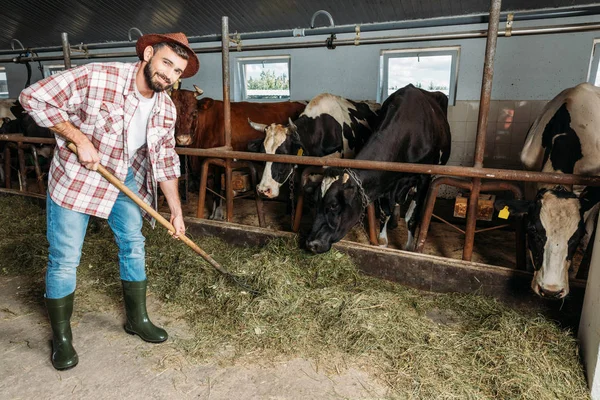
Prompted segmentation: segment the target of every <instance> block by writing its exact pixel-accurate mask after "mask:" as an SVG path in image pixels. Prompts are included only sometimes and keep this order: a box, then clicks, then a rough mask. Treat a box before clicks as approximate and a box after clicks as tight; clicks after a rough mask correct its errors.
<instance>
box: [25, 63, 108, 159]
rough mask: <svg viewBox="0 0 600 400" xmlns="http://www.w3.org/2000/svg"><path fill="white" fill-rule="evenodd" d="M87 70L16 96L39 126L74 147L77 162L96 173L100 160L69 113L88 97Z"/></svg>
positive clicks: (38, 84) (53, 79)
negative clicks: (77, 158) (72, 144)
mask: <svg viewBox="0 0 600 400" xmlns="http://www.w3.org/2000/svg"><path fill="white" fill-rule="evenodd" d="M88 73H89V71H88V69H87V67H86V66H81V67H77V68H73V69H69V70H67V71H63V72H61V73H59V74H56V75H52V76H49V77H48V78H45V79H42V80H41V81H38V82H36V83H34V84H33V85H31V86H29V87H27V88H25V89H24V90H23V91H22V92H21V95H20V96H19V101H20V103H21V105H22V106H23V108H24V109H25V110H26V111H27V112H28V113H29V115H30V116H31V117H32V118H33V119H34V120H35V122H36V123H37V124H38V125H39V126H43V127H46V128H50V129H52V131H54V132H55V133H56V134H58V135H59V136H61V137H62V138H64V139H66V140H68V141H70V142H72V143H74V144H75V146H77V153H78V157H79V162H81V164H83V165H84V166H85V167H86V168H88V169H93V170H97V169H98V165H99V161H100V157H99V155H98V151H97V150H96V149H95V148H94V146H93V144H92V142H90V140H89V139H88V138H87V136H86V135H84V134H83V132H81V131H80V130H79V129H77V128H76V127H75V126H74V125H73V124H72V123H71V122H70V121H69V115H68V113H67V111H68V110H73V109H76V108H78V107H79V106H80V105H81V103H82V102H83V100H84V99H85V97H86V96H87V88H88V80H89V78H88Z"/></svg>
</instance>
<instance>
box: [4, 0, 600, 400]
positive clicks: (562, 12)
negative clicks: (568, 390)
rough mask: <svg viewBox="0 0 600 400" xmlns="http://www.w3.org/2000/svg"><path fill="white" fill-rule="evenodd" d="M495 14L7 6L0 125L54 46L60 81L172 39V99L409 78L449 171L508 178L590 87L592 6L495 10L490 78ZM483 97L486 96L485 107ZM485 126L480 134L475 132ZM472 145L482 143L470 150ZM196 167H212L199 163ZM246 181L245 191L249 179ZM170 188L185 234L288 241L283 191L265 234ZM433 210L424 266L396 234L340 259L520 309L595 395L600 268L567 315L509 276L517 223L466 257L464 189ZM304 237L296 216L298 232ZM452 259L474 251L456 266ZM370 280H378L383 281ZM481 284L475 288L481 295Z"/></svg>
mask: <svg viewBox="0 0 600 400" xmlns="http://www.w3.org/2000/svg"><path fill="white" fill-rule="evenodd" d="M490 3H491V4H490ZM494 3H499V1H497V0H495V1H492V2H490V1H482V0H459V1H452V2H450V1H444V0H441V1H439V0H424V1H420V2H414V1H401V2H393V1H388V0H382V1H377V2H375V1H373V2H357V1H352V2H349V3H348V2H343V3H342V2H336V1H319V2H316V1H313V0H309V1H304V2H296V1H280V2H261V1H254V0H250V1H244V2H241V1H219V2H217V1H212V0H211V1H203V2H199V1H194V0H192V1H186V2H179V1H178V2H168V3H167V2H160V1H155V0H153V1H150V2H141V1H126V2H116V1H112V0H111V1H104V2H96V3H94V4H88V3H87V2H75V1H71V0H65V1H61V2H45V1H40V0H34V1H29V2H23V1H21V0H7V1H6V2H5V4H3V7H2V9H0V15H2V16H3V17H4V18H3V20H4V21H5V24H4V29H3V30H2V31H0V117H2V118H13V117H14V115H13V114H12V113H11V111H10V107H11V106H12V105H13V103H14V101H15V100H16V99H17V98H18V96H19V94H20V92H21V90H23V89H24V87H25V86H26V85H27V83H29V82H31V83H33V82H36V81H38V80H40V79H42V78H44V77H47V76H50V75H52V74H53V73H55V72H58V71H61V70H63V69H64V68H65V59H64V53H63V46H64V40H66V41H67V42H68V47H69V51H70V63H71V65H72V66H77V65H82V64H85V63H90V62H111V61H118V62H134V61H136V60H137V57H136V56H135V53H134V50H135V49H134V48H135V42H136V40H137V38H138V37H139V36H140V35H141V34H147V33H162V32H171V31H182V32H184V33H186V35H187V36H188V38H189V41H190V44H191V46H192V48H193V49H194V50H195V51H196V52H197V54H198V57H199V59H200V62H201V67H200V71H199V73H198V74H197V75H195V76H194V77H191V78H187V79H183V80H182V81H181V83H180V88H181V89H187V90H195V89H194V88H195V86H197V87H199V88H201V89H202V90H203V92H204V93H203V95H202V98H213V99H215V100H224V90H226V89H224V80H225V81H226V82H227V87H228V89H229V90H228V91H227V93H228V97H229V99H230V100H231V101H232V102H240V101H257V102H269V101H273V99H268V98H261V95H260V94H258V95H257V94H253V92H252V88H251V87H250V86H249V85H248V82H249V76H250V74H251V71H254V70H257V71H264V70H265V66H267V69H268V67H269V66H273V67H274V68H277V69H276V71H277V73H278V74H283V75H285V77H286V78H287V82H288V83H287V86H285V87H284V89H283V90H282V91H279V92H277V93H276V94H273V93H270V94H268V95H264V96H263V97H269V96H276V99H277V101H282V100H291V101H308V100H310V99H312V98H314V97H315V96H316V95H318V94H320V93H324V92H328V93H333V94H336V95H339V96H342V97H345V98H349V99H360V100H372V101H376V102H380V103H381V102H383V101H384V100H385V99H386V98H387V96H389V95H390V94H391V93H392V92H393V91H394V90H396V89H397V88H399V87H402V86H404V85H405V84H406V83H408V82H411V79H413V80H414V79H417V78H415V77H417V76H418V79H421V83H422V84H423V88H425V89H430V90H442V91H443V92H444V93H445V94H447V96H448V99H449V107H448V122H449V125H450V129H451V132H452V150H451V155H450V159H449V161H448V164H447V165H448V166H450V167H471V168H472V167H474V166H475V167H479V168H489V169H493V171H494V173H497V172H498V171H499V170H506V171H513V172H514V171H521V170H522V169H523V167H522V165H521V161H520V157H519V155H520V151H521V149H522V147H523V143H524V140H525V137H526V135H527V133H528V130H529V128H530V126H531V124H532V123H533V122H534V121H535V120H536V118H537V117H538V116H539V115H540V113H541V112H542V110H543V108H544V106H545V105H546V104H547V103H548V101H549V100H551V99H552V98H553V97H554V96H556V95H557V94H558V93H559V92H560V91H562V90H563V89H565V88H569V87H573V86H575V85H577V84H579V83H581V82H590V83H592V84H595V85H600V68H599V60H600V33H599V31H600V18H599V15H600V4H598V3H590V2H589V1H585V0H553V1H550V2H549V1H541V0H532V1H527V2H519V1H507V0H505V1H503V2H501V8H500V10H501V12H500V14H499V24H498V25H497V30H498V34H497V43H496V44H495V47H494V49H493V51H494V54H492V57H493V58H492V63H491V68H492V70H491V71H490V70H489V67H490V64H487V67H488V69H486V55H489V49H488V47H489V41H488V37H487V36H488V35H487V32H488V29H489V28H490V25H489V23H490V21H492V22H493V21H494V20H493V17H492V16H491V14H490V8H491V7H493V5H494ZM223 16H227V20H226V21H227V24H228V26H227V29H228V31H227V32H228V34H229V47H228V65H227V66H226V67H223V53H224V52H223V49H222V41H221V39H222V37H223V34H222V33H223V30H222V29H223V23H224V20H223V19H222V17H223ZM64 33H66V34H67V35H66V36H65V35H63V34H64ZM419 71H421V72H419ZM419 73H420V74H421V75H418V74H419ZM486 85H487V86H488V91H487V94H484V88H485V87H486ZM486 96H487V97H486ZM481 104H484V110H481V109H480V105H481ZM482 113H483V114H484V115H485V117H484V118H483V120H484V121H485V124H484V125H483V126H480V124H482ZM478 133H479V136H480V138H479V139H478ZM482 136H483V138H481V137H482ZM478 143H479V145H480V146H481V144H482V143H483V144H484V145H483V146H482V147H481V149H480V150H478ZM26 151H28V150H26ZM182 153H185V151H183V152H182ZM192 153H193V151H192ZM478 153H479V156H478ZM11 154H12V159H10V158H11V157H9V162H11V163H12V165H11V166H10V167H9V168H11V169H12V171H13V173H12V182H10V178H9V185H10V184H11V185H12V190H6V189H5V190H3V191H4V192H5V193H13V192H15V191H19V192H21V193H24V192H26V193H30V194H31V195H32V196H35V195H36V194H37V195H38V196H39V194H40V192H43V191H44V190H45V187H44V186H43V185H42V186H40V185H39V183H38V178H37V177H36V173H35V168H34V167H33V166H31V165H29V166H27V167H26V168H27V171H28V172H27V173H26V176H25V179H22V178H21V175H20V173H19V170H20V168H21V167H20V166H19V161H18V152H17V151H16V150H15V151H13V152H12V153H11ZM203 156H204V157H208V156H210V157H215V155H213V154H212V153H210V154H209V153H205V154H204V155H203ZM27 157H29V158H27V160H29V159H30V156H27ZM182 157H183V158H182V161H183V163H189V158H186V157H197V155H187V156H182ZM478 157H479V159H478ZM41 162H44V161H43V160H42V161H41ZM478 163H479V164H478ZM5 165H9V164H5ZM42 168H44V166H43V165H42ZM259 168H260V167H259ZM448 171H451V172H459V173H458V174H452V173H448V174H442V173H440V175H450V176H454V177H456V176H459V177H462V178H467V177H469V178H468V179H471V178H472V177H471V175H469V174H470V173H473V170H466V169H465V170H460V169H456V170H451V169H448ZM5 174H6V172H5ZM506 174H507V176H508V175H509V173H508V172H507V173H506ZM244 179H246V180H248V178H247V175H246V177H244ZM496 179H497V178H496ZM496 179H492V180H489V181H490V182H492V181H496ZM506 180H507V181H508V182H510V183H511V184H514V185H515V186H516V187H518V188H519V189H520V190H522V191H523V192H524V193H525V195H530V193H529V191H530V190H531V189H530V187H529V186H528V185H529V184H530V183H531V182H532V181H533V182H535V180H534V179H529V182H530V183H526V182H525V181H526V179H524V178H523V176H522V175H518V173H517V175H514V173H513V176H509V177H507V179H506ZM486 182H487V181H486ZM24 183H25V184H24ZM5 185H6V182H5ZM182 185H183V186H184V187H187V188H188V190H189V191H186V192H187V193H186V194H187V196H186V202H185V204H184V209H185V210H186V216H188V217H190V218H189V220H190V221H193V222H190V231H191V232H192V233H195V234H197V235H198V236H202V235H215V236H220V237H222V238H223V239H224V240H226V241H229V242H234V243H235V242H238V243H247V244H248V245H264V243H267V242H268V240H269V239H270V238H272V237H273V236H274V235H273V232H285V234H283V233H282V235H284V236H285V235H288V234H289V232H290V231H291V220H290V213H291V211H290V209H289V205H287V202H286V197H287V196H288V195H289V194H288V192H285V193H284V194H283V195H282V196H281V198H279V199H278V201H263V204H264V207H265V218H266V222H265V224H264V226H259V225H260V221H259V216H258V213H257V212H256V211H255V207H256V205H255V200H254V196H251V197H249V198H247V199H241V198H240V199H235V201H234V202H233V204H234V206H233V207H234V209H233V210H234V211H233V215H232V216H231V219H230V220H229V222H225V223H221V222H218V221H217V222H215V221H209V220H206V219H202V220H201V219H200V218H202V217H207V216H208V215H209V214H210V204H207V209H206V210H205V211H204V213H203V215H197V213H196V211H197V206H198V204H197V201H198V197H199V195H198V188H197V186H194V183H193V182H188V181H187V180H186V181H184V182H183V183H182ZM188 185H191V189H189V187H190V186H188ZM286 189H287V188H286ZM251 191H253V188H252V190H251ZM481 194H482V195H483V196H488V197H487V198H488V199H489V198H492V199H493V197H489V196H498V197H512V196H513V193H511V190H510V189H507V188H506V187H504V188H502V190H497V191H488V192H486V191H483V190H482V192H481ZM209 197H210V195H209ZM437 197H438V200H437V201H436V203H435V208H434V210H433V214H434V215H433V217H432V223H431V226H430V228H429V231H428V233H427V241H426V242H425V243H424V247H423V249H422V253H424V254H421V253H410V255H407V254H406V253H405V252H404V251H402V246H403V244H404V242H405V241H406V235H407V233H406V230H405V229H404V228H403V223H402V222H400V227H399V228H398V229H397V230H396V231H394V233H393V234H392V236H391V237H390V246H389V251H388V252H385V251H384V250H379V249H377V250H374V251H377V252H379V251H381V252H382V253H377V256H374V255H373V254H374V253H370V252H369V248H370V247H371V246H369V245H368V244H369V241H370V237H369V232H368V230H364V229H362V228H360V227H355V229H353V230H352V231H351V233H350V234H349V235H348V236H347V237H346V238H345V239H346V241H345V242H344V244H342V247H344V246H346V247H344V250H345V252H346V253H348V254H351V256H352V257H354V259H355V260H362V261H361V263H362V264H361V265H363V266H364V265H369V263H371V262H372V260H373V259H374V258H377V260H378V262H377V265H373V266H371V270H369V269H368V268H364V267H361V268H363V270H364V271H365V272H367V274H370V275H375V276H382V277H384V278H388V279H392V280H396V281H399V282H401V283H403V284H407V285H408V286H412V287H417V288H419V289H425V290H431V291H433V292H453V291H457V292H467V293H473V292H479V293H482V294H485V295H490V296H492V297H495V298H498V299H501V300H503V301H507V300H508V302H511V299H512V300H514V301H512V303H514V304H518V306H519V307H521V308H527V307H530V306H531V307H540V309H543V310H544V312H547V313H548V314H546V315H550V316H551V317H550V318H553V319H556V320H558V321H560V322H561V323H562V324H564V325H568V326H570V327H571V328H573V329H574V330H578V329H579V331H580V332H579V335H580V339H581V340H584V343H587V344H586V345H585V346H584V347H583V349H582V352H583V353H584V357H583V358H584V360H592V361H590V362H588V361H586V364H585V368H586V372H585V373H586V376H587V379H588V384H589V387H590V388H591V391H592V398H594V397H593V390H594V388H596V390H598V391H600V379H594V378H596V375H597V374H598V373H597V372H596V368H595V359H596V356H595V355H596V354H597V352H598V343H599V342H600V336H598V335H597V333H596V334H594V333H590V332H593V329H594V328H593V327H594V326H597V325H598V324H599V323H600V321H599V320H598V318H597V317H593V315H592V314H593V313H592V312H591V311H590V310H593V307H594V305H595V304H596V303H597V298H598V295H596V294H595V293H594V294H589V292H590V291H589V290H587V293H588V294H587V296H586V297H585V298H584V294H585V292H586V290H585V288H586V281H587V285H588V287H589V285H591V284H592V282H597V281H598V279H600V278H596V276H595V275H594V274H592V271H593V269H592V268H591V267H593V266H594V265H595V264H596V263H597V262H598V261H597V257H598V256H597V255H596V256H594V255H593V254H591V253H590V254H588V255H587V257H588V258H589V259H590V260H588V261H587V262H589V263H590V272H589V275H588V272H587V271H588V270H587V269H585V271H582V273H581V274H579V275H577V276H576V274H573V278H574V279H573V280H572V281H571V285H572V288H573V294H572V296H571V297H570V298H569V299H567V300H566V301H565V304H566V305H563V306H564V307H565V308H563V306H561V305H559V304H557V303H542V302H541V300H540V299H539V298H537V297H536V296H535V295H534V294H533V293H532V292H531V290H530V289H529V287H528V285H529V282H530V280H531V266H527V265H523V264H522V265H520V266H519V265H518V264H519V260H518V257H517V253H518V251H519V250H518V247H519V244H518V243H519V237H518V236H516V234H515V226H516V222H515V221H510V222H509V223H508V224H507V222H505V221H504V220H501V219H499V218H498V216H497V212H495V211H493V207H492V211H489V212H488V215H487V216H486V217H485V219H480V220H477V223H476V228H475V229H476V230H477V231H476V232H477V233H476V234H474V239H473V241H472V242H471V244H470V245H466V244H465V243H466V242H465V231H467V230H468V228H467V227H466V225H467V222H466V221H467V220H466V219H465V215H464V214H462V215H460V216H459V215H458V214H460V213H459V212H458V210H459V208H460V205H461V204H462V205H465V204H466V201H467V199H468V198H469V190H465V189H464V188H460V187H457V186H452V185H444V184H442V185H440V187H439V190H438V193H437ZM459 199H460V200H459ZM461 202H462V203H461ZM492 203H493V200H492ZM487 204H488V205H489V201H488V203H487ZM160 210H161V211H163V212H168V207H167V205H166V204H164V203H163V204H162V206H161V209H160ZM195 217H198V219H196V218H195ZM310 223H311V214H310V212H308V210H307V212H305V213H304V214H303V219H302V228H301V232H302V231H305V230H306V229H307V227H308V228H309V227H310ZM498 227H500V229H493V230H492V229H491V228H498ZM275 236H277V235H275ZM371 242H372V240H371ZM346 243H356V244H357V245H356V247H352V246H353V245H347V244H346ZM523 245H524V243H523ZM465 247H470V248H471V250H472V254H470V255H469V256H468V257H467V258H465ZM596 247H598V246H596ZM365 249H366V250H365ZM521 250H522V251H524V247H523V248H522V249H521ZM523 254H525V253H523ZM397 256H398V257H400V258H397ZM421 256H423V257H421ZM525 256H526V254H525ZM582 258H585V255H584V252H583V251H579V253H578V255H577V259H576V263H575V264H577V265H578V264H579V263H580V262H581V259H582ZM452 260H453V261H452ZM463 260H464V261H463ZM521 262H522V261H521ZM525 262H527V259H525ZM381 265H387V266H388V267H389V268H386V269H385V270H384V271H380V270H379V268H380V266H381ZM407 265H408V267H405V266H407ZM424 265H426V267H424ZM405 268H406V269H405ZM436 268H437V269H436ZM494 268H495V269H494ZM596 269H598V268H596ZM424 270H427V272H426V273H425V272H423V271H424ZM415 271H417V272H415ZM439 271H443V272H442V273H440V272H439ZM490 271H492V272H490ZM498 271H499V272H498ZM482 274H483V275H484V277H485V279H486V280H485V281H483V282H484V283H481V282H480V279H484V278H482ZM488 274H489V275H488ZM596 275H597V274H596ZM515 281H518V283H517V284H516V286H510V284H509V282H512V283H514V282H515ZM596 286H597V285H596ZM534 304H535V305H534ZM582 309H583V311H582ZM586 310H587V311H586ZM567 314H568V315H567ZM582 314H583V315H584V316H585V315H588V316H587V317H585V318H584V320H585V321H589V325H586V326H587V327H588V328H589V329H590V330H589V331H588V330H587V328H585V329H582V328H581V326H583V325H581V326H580V325H579V319H580V316H581V315H582ZM582 338H583V339H582ZM597 396H598V395H597ZM223 398H226V397H223Z"/></svg>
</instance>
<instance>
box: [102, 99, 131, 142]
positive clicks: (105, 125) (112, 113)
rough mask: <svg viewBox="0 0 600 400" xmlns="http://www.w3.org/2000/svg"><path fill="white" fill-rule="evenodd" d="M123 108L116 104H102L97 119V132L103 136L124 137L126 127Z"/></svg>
mask: <svg viewBox="0 0 600 400" xmlns="http://www.w3.org/2000/svg"><path fill="white" fill-rule="evenodd" d="M124 114H125V113H124V111H123V107H122V106H120V105H118V104H114V103H102V105H101V106H100V110H99V111H98V116H97V117H96V123H95V131H96V132H97V133H99V134H101V135H104V134H108V135H122V134H123V128H124V126H125V120H124V118H125V115H124Z"/></svg>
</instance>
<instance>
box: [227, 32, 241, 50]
mask: <svg viewBox="0 0 600 400" xmlns="http://www.w3.org/2000/svg"><path fill="white" fill-rule="evenodd" d="M229 41H230V42H233V43H235V44H236V50H237V51H242V35H240V34H239V33H238V32H236V33H234V34H233V35H231V38H229Z"/></svg>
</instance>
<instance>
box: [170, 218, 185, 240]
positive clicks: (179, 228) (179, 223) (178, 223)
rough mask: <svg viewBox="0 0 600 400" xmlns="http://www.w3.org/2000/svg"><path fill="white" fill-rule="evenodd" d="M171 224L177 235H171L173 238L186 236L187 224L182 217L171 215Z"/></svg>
mask: <svg viewBox="0 0 600 400" xmlns="http://www.w3.org/2000/svg"><path fill="white" fill-rule="evenodd" d="M171 224H172V225H173V227H174V228H175V233H171V236H173V237H174V238H175V239H177V238H179V236H181V235H185V223H184V222H183V216H182V215H173V214H171Z"/></svg>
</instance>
